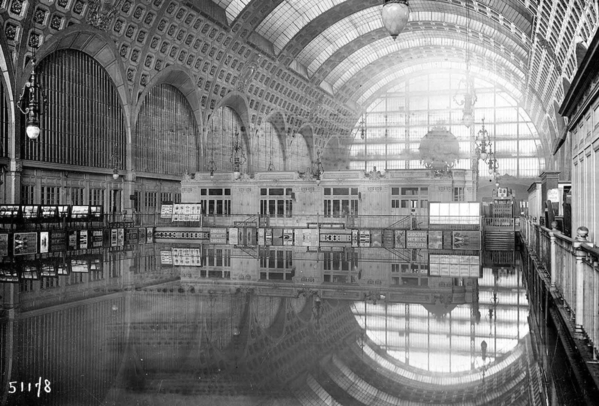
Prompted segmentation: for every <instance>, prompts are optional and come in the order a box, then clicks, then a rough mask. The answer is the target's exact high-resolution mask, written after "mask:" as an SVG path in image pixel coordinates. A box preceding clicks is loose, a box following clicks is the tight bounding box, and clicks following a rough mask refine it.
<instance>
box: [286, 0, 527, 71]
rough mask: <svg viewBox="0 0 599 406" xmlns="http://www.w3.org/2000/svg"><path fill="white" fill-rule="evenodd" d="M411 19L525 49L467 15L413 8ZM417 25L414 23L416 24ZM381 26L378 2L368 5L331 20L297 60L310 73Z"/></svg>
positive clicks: (519, 52) (521, 51)
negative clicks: (418, 10)
mask: <svg viewBox="0 0 599 406" xmlns="http://www.w3.org/2000/svg"><path fill="white" fill-rule="evenodd" d="M410 20H411V21H418V22H426V23H428V24H430V23H434V24H439V28H440V29H442V30H451V31H458V32H464V33H466V32H467V30H468V29H469V30H470V32H475V33H476V35H477V36H478V37H479V38H482V39H483V41H485V42H488V43H490V44H493V45H494V44H495V43H496V42H498V43H500V44H502V45H501V48H502V49H501V50H500V51H501V52H509V51H506V48H507V49H509V50H510V51H512V52H514V53H516V54H517V55H518V57H520V58H525V57H526V51H525V50H524V48H523V47H522V46H520V45H518V44H517V43H516V42H515V41H513V40H512V39H510V38H508V37H506V36H505V35H503V34H501V33H500V32H499V31H497V30H496V28H495V27H493V26H490V25H487V24H483V23H482V22H480V21H477V20H473V19H467V18H466V17H463V16H459V15H455V14H449V13H439V12H430V11H427V12H424V11H421V12H413V13H411V14H410ZM418 27H419V26H416V28H418ZM381 28H383V24H382V21H381V9H380V6H377V7H371V8H368V9H365V10H362V11H359V12H357V13H355V14H352V15H351V16H349V17H347V18H345V19H343V20H341V21H339V22H337V23H336V24H333V25H332V26H330V27H329V28H327V29H326V30H325V31H323V32H322V33H321V34H319V35H318V36H317V37H316V38H314V39H313V40H312V41H311V42H310V43H309V44H308V45H307V46H306V47H305V48H304V49H303V50H302V51H301V52H300V53H299V54H298V57H297V60H298V61H299V62H300V63H301V64H303V65H304V66H307V68H308V72H309V74H310V75H312V74H314V72H316V70H318V68H319V67H320V66H321V65H322V64H323V63H324V62H325V61H326V60H327V59H328V58H329V57H330V56H331V55H333V54H334V53H335V52H336V51H337V50H339V49H340V48H341V47H343V46H344V45H346V44H349V43H350V42H351V41H353V40H355V39H356V38H358V37H360V36H362V35H366V34H368V33H372V32H374V31H376V30H379V29H381ZM403 37H404V36H403V35H402V36H400V37H399V40H398V42H401V41H403Z"/></svg>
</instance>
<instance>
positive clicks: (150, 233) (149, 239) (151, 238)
mask: <svg viewBox="0 0 599 406" xmlns="http://www.w3.org/2000/svg"><path fill="white" fill-rule="evenodd" d="M146 242H147V243H148V244H149V243H153V242H154V229H153V228H152V227H148V228H146Z"/></svg>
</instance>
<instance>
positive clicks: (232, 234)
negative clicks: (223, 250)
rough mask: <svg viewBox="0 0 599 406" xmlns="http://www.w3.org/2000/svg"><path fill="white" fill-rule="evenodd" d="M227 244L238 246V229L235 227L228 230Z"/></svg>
mask: <svg viewBox="0 0 599 406" xmlns="http://www.w3.org/2000/svg"><path fill="white" fill-rule="evenodd" d="M229 244H231V245H239V229H238V228H235V227H231V228H229Z"/></svg>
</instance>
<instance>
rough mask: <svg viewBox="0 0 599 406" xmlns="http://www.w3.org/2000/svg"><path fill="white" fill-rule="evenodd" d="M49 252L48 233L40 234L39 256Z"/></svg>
mask: <svg viewBox="0 0 599 406" xmlns="http://www.w3.org/2000/svg"><path fill="white" fill-rule="evenodd" d="M49 250H50V233H49V232H48V231H41V232H40V254H45V253H46V252H48V251H49Z"/></svg>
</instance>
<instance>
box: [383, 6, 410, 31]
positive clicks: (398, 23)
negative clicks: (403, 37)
mask: <svg viewBox="0 0 599 406" xmlns="http://www.w3.org/2000/svg"><path fill="white" fill-rule="evenodd" d="M381 17H382V20H383V26H384V27H385V28H386V29H387V31H389V34H390V35H391V38H393V39H396V38H397V36H398V35H399V34H400V33H401V32H402V31H403V29H404V28H405V27H406V25H407V24H408V19H409V18H410V8H409V7H408V0H384V2H383V9H382V10H381Z"/></svg>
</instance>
